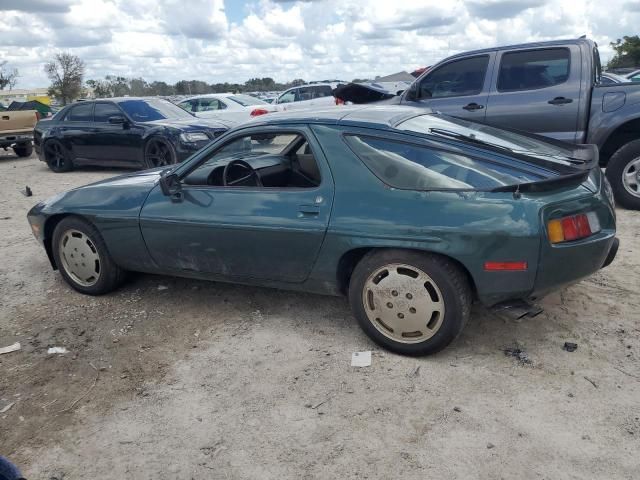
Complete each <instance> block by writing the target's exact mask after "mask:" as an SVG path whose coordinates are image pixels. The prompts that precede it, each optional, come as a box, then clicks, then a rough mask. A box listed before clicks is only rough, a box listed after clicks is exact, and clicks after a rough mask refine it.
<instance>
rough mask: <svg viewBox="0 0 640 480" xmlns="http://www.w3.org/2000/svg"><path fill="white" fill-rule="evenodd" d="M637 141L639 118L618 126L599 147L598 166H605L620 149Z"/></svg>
mask: <svg viewBox="0 0 640 480" xmlns="http://www.w3.org/2000/svg"><path fill="white" fill-rule="evenodd" d="M638 139H640V117H637V118H634V119H632V120H628V121H626V122H625V123H623V124H621V125H618V126H617V127H616V128H615V129H614V130H613V131H612V132H611V133H610V134H609V136H608V137H607V139H606V140H605V142H604V143H603V144H602V147H600V165H601V166H606V165H607V163H609V159H610V158H611V157H612V156H613V154H614V153H616V151H617V150H618V149H619V148H620V147H622V146H623V145H626V144H627V143H629V142H632V141H633V140H638Z"/></svg>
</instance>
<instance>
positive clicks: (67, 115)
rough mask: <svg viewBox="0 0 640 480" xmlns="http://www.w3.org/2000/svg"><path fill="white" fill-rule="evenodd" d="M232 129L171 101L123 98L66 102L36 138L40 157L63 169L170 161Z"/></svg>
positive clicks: (56, 169)
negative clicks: (192, 113)
mask: <svg viewBox="0 0 640 480" xmlns="http://www.w3.org/2000/svg"><path fill="white" fill-rule="evenodd" d="M228 128H229V124H228V123H226V122H225V123H223V122H220V121H219V120H206V119H199V118H196V117H194V116H193V115H191V114H189V113H187V112H185V111H184V110H183V109H181V108H180V107H178V106H176V105H174V104H173V103H171V102H169V101H167V100H162V99H158V98H133V97H124V98H109V99H100V100H95V101H83V102H79V103H76V104H73V105H70V106H67V107H65V108H64V109H62V110H61V111H60V112H58V113H57V114H56V115H55V116H54V117H52V118H50V119H44V120H41V121H39V122H38V123H37V125H36V126H35V129H34V133H33V138H34V144H35V149H36V152H37V153H38V156H39V158H40V160H42V161H44V162H46V163H47V165H48V166H49V168H51V170H53V171H54V172H58V173H59V172H68V171H70V170H72V169H73V168H74V167H76V166H82V165H99V166H116V167H134V168H149V167H155V166H166V165H171V164H174V163H177V162H181V161H183V160H184V159H186V158H188V157H189V156H191V155H192V154H193V153H195V152H197V151H198V150H199V149H201V148H203V147H204V146H205V145H207V144H208V143H209V142H211V141H212V140H214V139H215V138H217V137H219V136H220V135H222V134H223V133H224V132H225V131H226V130H227V129H228Z"/></svg>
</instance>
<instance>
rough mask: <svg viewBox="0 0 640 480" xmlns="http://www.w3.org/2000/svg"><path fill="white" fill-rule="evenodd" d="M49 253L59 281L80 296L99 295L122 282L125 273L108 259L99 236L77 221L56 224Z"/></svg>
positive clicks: (71, 220)
mask: <svg viewBox="0 0 640 480" xmlns="http://www.w3.org/2000/svg"><path fill="white" fill-rule="evenodd" d="M52 250H53V258H54V260H55V262H56V266H57V267H58V270H60V273H61V275H62V277H63V278H64V279H65V281H66V282H67V283H68V284H69V285H70V286H71V287H73V288H74V289H75V290H77V291H78V292H80V293H85V294H87V295H103V294H105V293H109V292H111V291H113V290H115V289H116V288H117V287H118V286H120V284H121V283H122V282H123V281H124V276H125V271H124V270H122V269H121V268H120V267H118V265H116V264H115V262H114V261H113V259H112V258H111V255H110V254H109V250H108V249H107V245H106V244H105V242H104V240H103V238H102V235H100V232H98V230H97V229H96V228H95V227H94V226H93V225H91V224H90V223H89V222H87V221H85V220H83V219H81V218H78V217H66V218H64V219H63V220H62V221H60V223H58V225H57V226H56V228H55V230H54V231H53V241H52ZM78 255H80V256H78ZM83 260H84V261H85V262H86V263H83ZM76 262H77V263H76Z"/></svg>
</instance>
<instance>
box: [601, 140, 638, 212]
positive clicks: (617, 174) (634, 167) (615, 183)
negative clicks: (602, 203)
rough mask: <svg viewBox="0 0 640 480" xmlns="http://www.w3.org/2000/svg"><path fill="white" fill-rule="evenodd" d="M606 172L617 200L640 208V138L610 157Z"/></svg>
mask: <svg viewBox="0 0 640 480" xmlns="http://www.w3.org/2000/svg"><path fill="white" fill-rule="evenodd" d="M605 174H606V176H607V179H608V180H609V183H610V184H611V189H612V190H613V196H614V197H615V198H616V202H617V203H618V204H620V205H621V206H623V207H625V208H629V209H632V210H640V140H634V141H633V142H629V143H627V144H625V145H623V146H622V147H620V148H619V149H618V150H617V151H616V152H615V153H614V154H613V155H612V156H611V158H610V159H609V163H608V164H607V170H606V172H605ZM625 177H626V178H625Z"/></svg>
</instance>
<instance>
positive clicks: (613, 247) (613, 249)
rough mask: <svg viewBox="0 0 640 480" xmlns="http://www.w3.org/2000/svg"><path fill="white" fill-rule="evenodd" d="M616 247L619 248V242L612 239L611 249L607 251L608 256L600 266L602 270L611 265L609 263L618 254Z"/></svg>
mask: <svg viewBox="0 0 640 480" xmlns="http://www.w3.org/2000/svg"><path fill="white" fill-rule="evenodd" d="M618 247H620V240H618V239H617V238H614V239H613V243H612V244H611V248H610V249H609V254H608V255H607V258H605V260H604V263H603V264H602V268H605V267H608V266H609V265H611V262H613V260H614V259H615V258H616V255H617V254H618Z"/></svg>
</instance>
